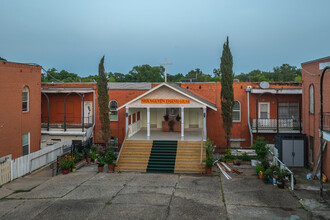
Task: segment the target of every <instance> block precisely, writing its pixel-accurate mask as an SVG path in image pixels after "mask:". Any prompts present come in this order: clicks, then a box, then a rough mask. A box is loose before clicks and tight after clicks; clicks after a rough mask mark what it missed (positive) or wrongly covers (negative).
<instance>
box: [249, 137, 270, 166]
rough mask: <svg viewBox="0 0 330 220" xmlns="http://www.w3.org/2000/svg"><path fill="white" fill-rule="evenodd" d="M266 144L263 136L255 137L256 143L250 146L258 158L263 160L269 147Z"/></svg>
mask: <svg viewBox="0 0 330 220" xmlns="http://www.w3.org/2000/svg"><path fill="white" fill-rule="evenodd" d="M266 145H267V143H266V141H265V139H264V138H263V137H257V141H256V143H255V144H254V145H252V146H251V148H252V149H254V150H255V152H256V154H257V158H258V159H259V160H265V159H266V158H267V155H268V149H269V148H268V147H267V146H266Z"/></svg>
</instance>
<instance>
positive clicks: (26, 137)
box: [22, 133, 30, 156]
mask: <svg viewBox="0 0 330 220" xmlns="http://www.w3.org/2000/svg"><path fill="white" fill-rule="evenodd" d="M22 146H23V156H25V155H28V154H29V152H30V133H25V134H23V135H22Z"/></svg>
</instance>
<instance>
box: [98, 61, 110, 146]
mask: <svg viewBox="0 0 330 220" xmlns="http://www.w3.org/2000/svg"><path fill="white" fill-rule="evenodd" d="M97 93H98V99H97V100H98V103H99V119H100V122H101V131H102V140H103V141H104V142H105V143H106V146H108V142H109V138H110V134H111V130H110V120H109V105H108V103H109V94H108V81H107V77H106V75H105V72H104V56H103V57H102V59H101V61H100V64H99V78H98V80H97Z"/></svg>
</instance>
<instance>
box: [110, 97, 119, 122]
mask: <svg viewBox="0 0 330 220" xmlns="http://www.w3.org/2000/svg"><path fill="white" fill-rule="evenodd" d="M111 102H116V103H117V108H118V102H117V101H116V100H111V101H110V102H109V120H110V121H118V110H117V108H116V110H111ZM111 112H117V118H115V119H113V118H111Z"/></svg>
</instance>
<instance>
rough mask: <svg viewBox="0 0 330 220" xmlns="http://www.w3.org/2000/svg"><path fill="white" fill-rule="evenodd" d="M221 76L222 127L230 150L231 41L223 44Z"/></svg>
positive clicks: (231, 113)
mask: <svg viewBox="0 0 330 220" xmlns="http://www.w3.org/2000/svg"><path fill="white" fill-rule="evenodd" d="M220 74H221V96H220V97H221V115H222V121H223V123H222V126H223V128H224V130H225V135H226V140H227V145H226V146H227V149H228V148H229V140H230V134H231V128H232V125H233V123H232V116H233V107H234V89H233V80H234V74H233V56H232V55H231V52H230V48H229V40H228V37H227V41H226V42H225V43H224V44H223V51H222V56H221V63H220Z"/></svg>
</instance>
